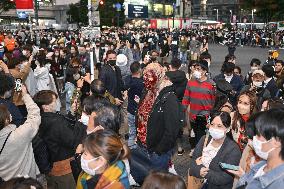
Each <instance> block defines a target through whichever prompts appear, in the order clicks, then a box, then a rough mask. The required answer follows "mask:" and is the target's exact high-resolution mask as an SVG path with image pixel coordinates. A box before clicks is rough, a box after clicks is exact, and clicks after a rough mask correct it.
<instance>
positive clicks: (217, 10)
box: [214, 9, 219, 22]
mask: <svg viewBox="0 0 284 189" xmlns="http://www.w3.org/2000/svg"><path fill="white" fill-rule="evenodd" d="M214 11H216V12H217V22H218V21H219V9H214Z"/></svg>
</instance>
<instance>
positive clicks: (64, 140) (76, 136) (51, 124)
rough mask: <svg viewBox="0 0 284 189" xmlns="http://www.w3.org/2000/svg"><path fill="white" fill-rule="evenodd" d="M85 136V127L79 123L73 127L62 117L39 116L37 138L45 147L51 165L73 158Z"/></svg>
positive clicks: (55, 114)
mask: <svg viewBox="0 0 284 189" xmlns="http://www.w3.org/2000/svg"><path fill="white" fill-rule="evenodd" d="M86 134H87V133H86V126H84V125H83V124H81V123H80V122H76V124H75V125H73V124H72V123H71V122H70V121H69V120H68V119H66V118H65V117H64V116H63V115H60V114H57V113H49V112H44V113H42V114H41V124H40V127H39V136H40V137H41V138H42V139H43V140H44V142H45V143H46V145H47V148H48V152H49V155H50V156H51V157H50V158H51V162H52V163H53V162H57V161H61V160H65V159H68V158H71V157H73V155H74V154H75V150H76V148H77V146H78V145H79V144H80V143H81V142H82V140H83V138H84V137H85V136H86Z"/></svg>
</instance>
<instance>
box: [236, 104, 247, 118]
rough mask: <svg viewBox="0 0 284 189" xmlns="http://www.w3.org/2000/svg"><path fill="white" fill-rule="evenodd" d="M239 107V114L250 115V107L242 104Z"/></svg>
mask: <svg viewBox="0 0 284 189" xmlns="http://www.w3.org/2000/svg"><path fill="white" fill-rule="evenodd" d="M237 107H238V110H239V113H240V114H241V115H246V114H249V113H250V106H245V105H242V104H238V105H237Z"/></svg>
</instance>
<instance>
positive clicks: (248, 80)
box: [244, 58, 261, 85]
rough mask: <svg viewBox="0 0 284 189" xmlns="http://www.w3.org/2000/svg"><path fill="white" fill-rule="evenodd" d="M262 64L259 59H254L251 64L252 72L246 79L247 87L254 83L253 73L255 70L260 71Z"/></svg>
mask: <svg viewBox="0 0 284 189" xmlns="http://www.w3.org/2000/svg"><path fill="white" fill-rule="evenodd" d="M260 64H261V61H260V60H259V59H257V58H253V59H252V60H251V62H250V71H249V72H248V73H247V75H246V76H245V79H244V84H245V85H250V84H251V83H252V73H253V72H254V71H255V70H259V69H260Z"/></svg>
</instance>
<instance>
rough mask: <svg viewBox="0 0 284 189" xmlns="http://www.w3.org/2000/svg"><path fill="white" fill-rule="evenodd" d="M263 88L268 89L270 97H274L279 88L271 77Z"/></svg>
mask: <svg viewBox="0 0 284 189" xmlns="http://www.w3.org/2000/svg"><path fill="white" fill-rule="evenodd" d="M265 88H266V89H267V90H269V92H270V95H271V98H274V97H276V95H277V93H278V90H279V89H278V88H277V85H276V82H275V80H274V79H273V78H272V79H271V80H270V81H269V82H268V83H267V85H266V86H265Z"/></svg>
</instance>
